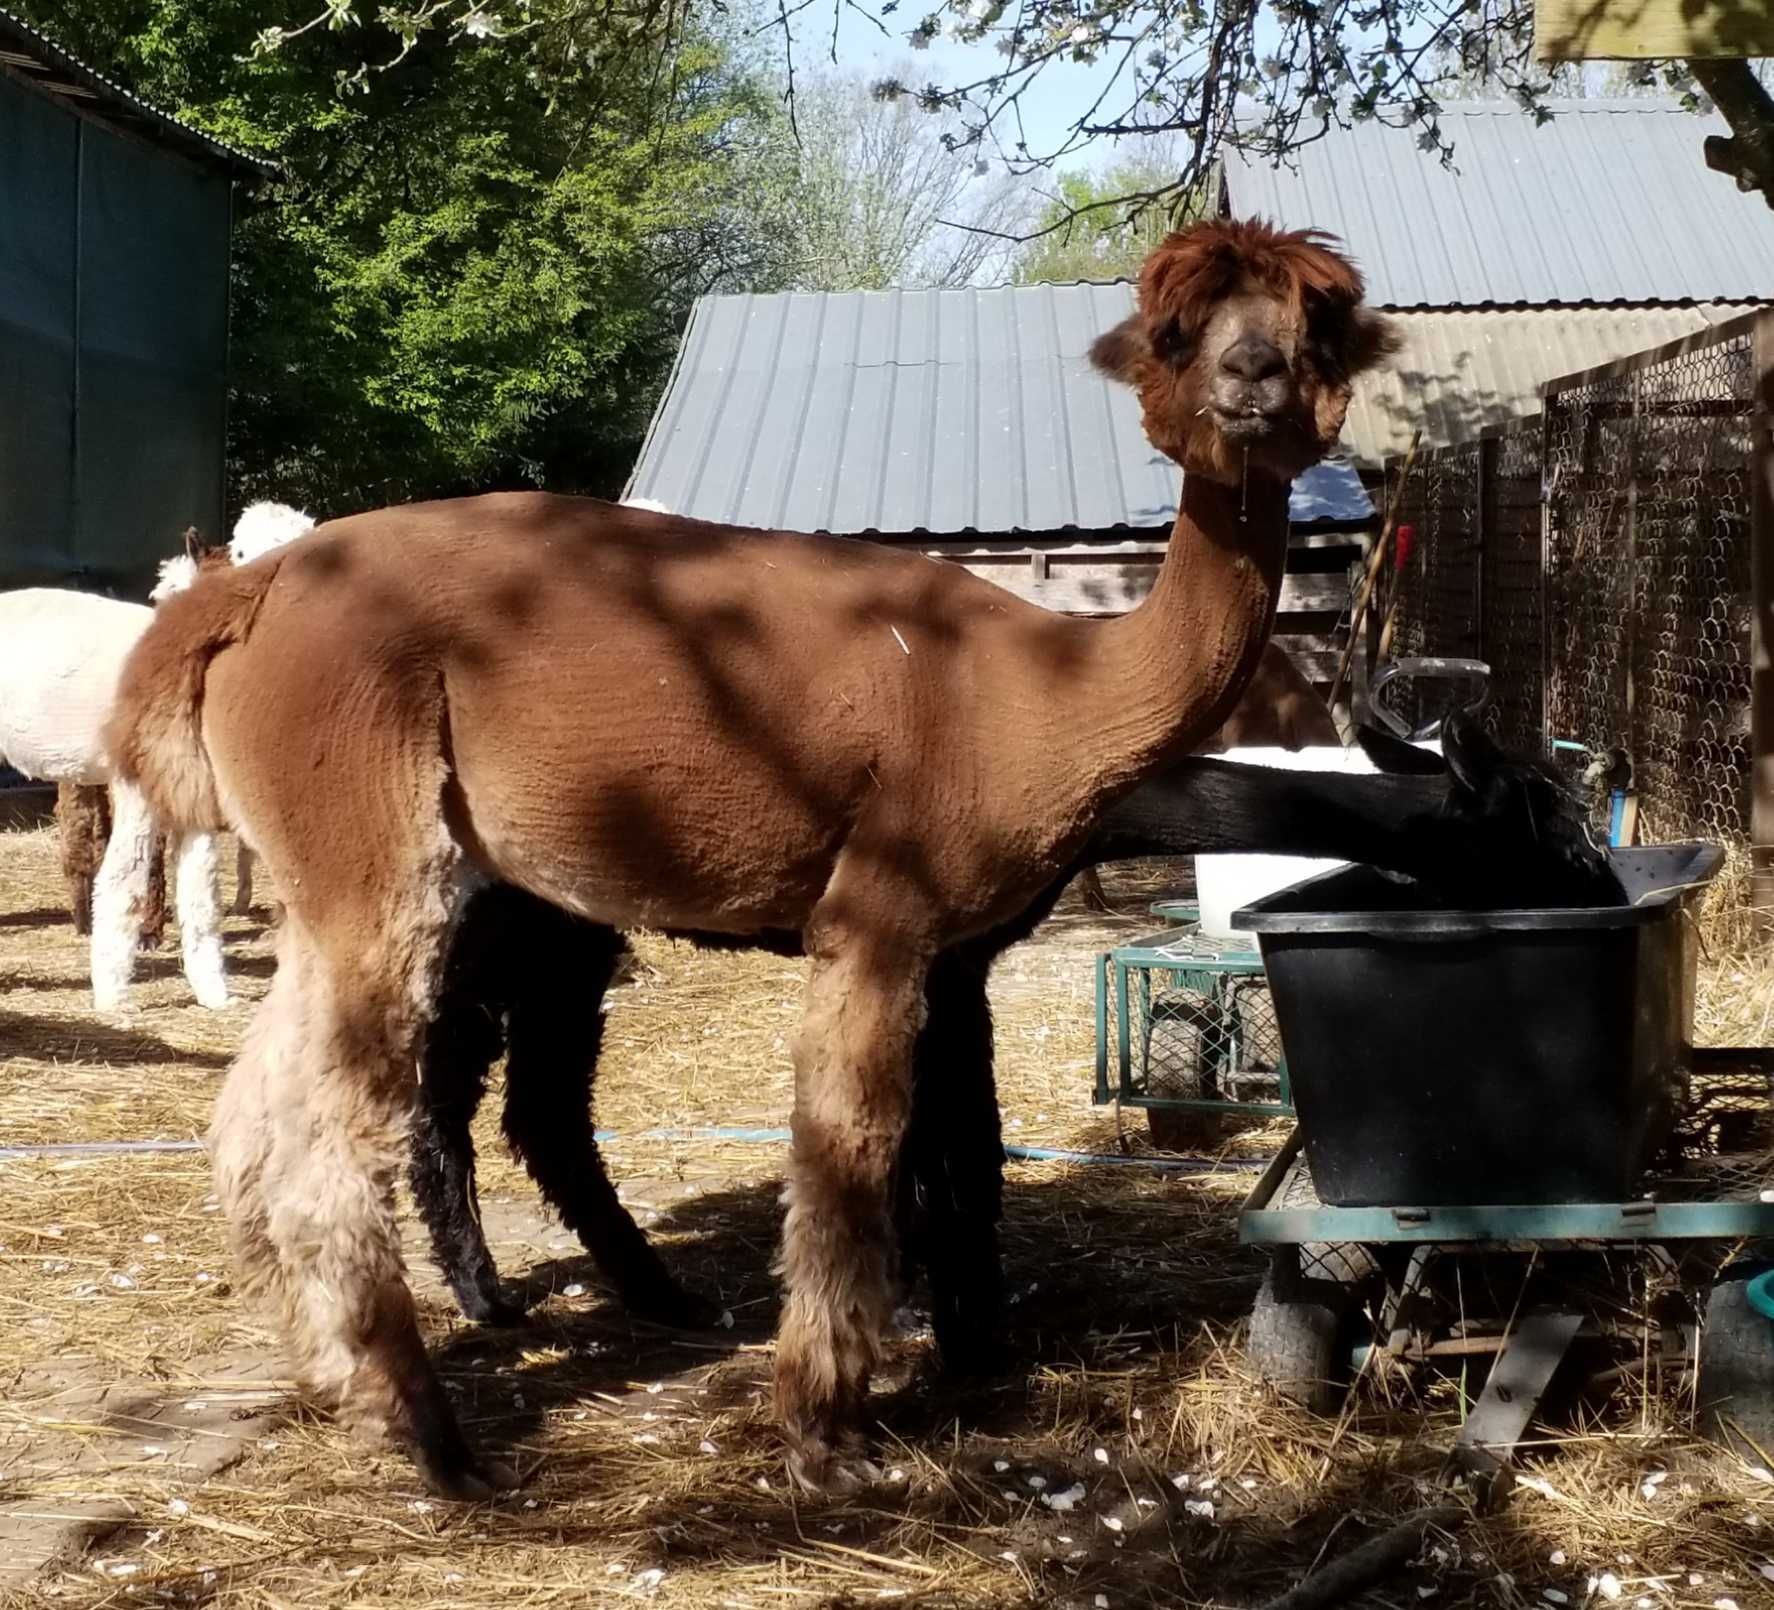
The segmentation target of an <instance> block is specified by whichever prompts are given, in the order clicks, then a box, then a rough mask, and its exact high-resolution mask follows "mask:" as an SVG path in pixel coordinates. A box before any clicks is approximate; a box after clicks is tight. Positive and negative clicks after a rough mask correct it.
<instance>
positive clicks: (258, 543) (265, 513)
mask: <svg viewBox="0 0 1774 1610" xmlns="http://www.w3.org/2000/svg"><path fill="white" fill-rule="evenodd" d="M313 528H314V519H313V516H312V515H308V514H304V513H303V512H302V511H301V510H300V509H292V508H291V507H290V506H289V505H288V504H287V503H250V504H248V505H247V507H246V508H245V509H243V510H242V511H241V514H240V518H239V519H238V520H236V521H235V522H234V538H233V540H232V541H231V542H230V543H229V544H228V554H229V557H230V558H232V559H233V561H234V563H235V564H237V565H250V564H251V563H252V562H253V560H255V559H258V558H260V557H262V556H263V555H265V554H268V553H270V552H271V550H272V549H273V548H281V547H282V546H283V545H284V544H285V543H286V542H294V541H295V540H296V538H297V537H299V536H301V535H302V533H303V532H304V531H311V530H313Z"/></svg>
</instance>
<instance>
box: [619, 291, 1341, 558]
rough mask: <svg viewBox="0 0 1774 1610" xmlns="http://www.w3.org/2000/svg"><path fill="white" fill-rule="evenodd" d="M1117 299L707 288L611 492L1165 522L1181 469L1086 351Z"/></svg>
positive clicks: (908, 511)
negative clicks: (728, 292)
mask: <svg viewBox="0 0 1774 1610" xmlns="http://www.w3.org/2000/svg"><path fill="white" fill-rule="evenodd" d="M1132 306H1133V289H1132V287H1131V286H1129V285H1127V284H1124V283H1117V284H1110V285H1035V286H1026V287H1005V288H1000V289H993V290H984V289H971V288H970V289H962V290H923V291H905V290H899V291H846V292H831V293H823V292H805V293H801V292H794V293H782V294H774V295H756V296H705V297H703V298H702V299H701V300H700V301H698V302H697V304H696V307H695V310H694V311H693V313H692V314H691V317H690V324H689V328H688V329H687V330H686V331H685V333H684V340H683V345H682V347H681V348H680V349H679V353H678V361H677V365H676V367H675V368H674V370H673V372H672V375H671V378H670V380H669V382H668V383H667V386H666V390H665V395H664V397H663V398H662V399H661V401H660V405H659V409H658V412H657V413H656V414H655V416H654V419H653V424H652V427H651V429H650V430H649V431H648V433H647V439H646V442H645V443H644V444H643V446H642V448H641V455H640V459H639V461H638V463H637V464H636V465H635V470H634V474H633V476H632V477H631V479H630V481H629V484H628V489H627V492H626V494H625V495H626V496H629V497H646V498H651V499H653V500H655V501H656V502H659V503H662V504H663V505H665V507H666V508H668V509H671V510H672V511H673V512H674V513H678V514H688V515H693V516H696V517H698V518H701V519H707V520H723V521H729V522H731V523H733V524H736V525H747V526H764V527H772V528H777V529H783V530H790V531H831V532H837V533H841V534H857V533H862V532H879V533H882V534H884V535H892V534H898V533H910V532H920V531H921V532H927V533H930V534H933V535H942V534H945V533H957V532H979V533H997V532H1005V533H1008V532H1042V531H1059V530H1066V529H1077V530H1080V531H1087V532H1088V531H1104V530H1111V529H1113V528H1116V527H1129V528H1132V529H1134V530H1149V529H1152V528H1155V527H1162V526H1168V525H1169V524H1170V523H1171V521H1172V520H1173V519H1174V518H1175V516H1176V506H1177V493H1178V490H1179V487H1180V480H1181V477H1180V474H1179V472H1178V470H1177V467H1176V465H1175V464H1174V463H1172V462H1171V461H1170V460H1169V459H1167V458H1165V457H1164V456H1163V455H1162V454H1161V453H1159V452H1157V451H1156V450H1155V449H1154V448H1153V447H1152V446H1151V445H1150V443H1148V442H1147V440H1146V437H1145V432H1144V431H1143V430H1142V429H1141V426H1140V416H1139V407H1138V404H1137V402H1136V401H1135V399H1134V396H1133V393H1132V392H1131V391H1129V390H1128V389H1127V388H1126V387H1125V386H1120V385H1116V384H1113V383H1111V382H1110V381H1107V380H1105V379H1104V378H1103V377H1102V376H1101V375H1099V374H1097V373H1096V371H1095V370H1093V369H1092V368H1091V367H1090V363H1089V360H1088V358H1087V353H1088V351H1089V348H1090V344H1091V342H1092V341H1093V340H1094V339H1095V338H1096V336H1097V335H1098V334H1100V333H1101V332H1102V331H1104V330H1106V329H1108V328H1109V327H1110V326H1111V325H1113V324H1115V323H1117V322H1118V321H1119V320H1121V319H1123V318H1125V317H1126V316H1127V314H1128V312H1129V311H1130V310H1131V308H1132ZM1371 512H1372V505H1371V504H1370V503H1369V501H1368V498H1367V495H1366V494H1365V492H1363V491H1362V489H1361V485H1360V482H1359V480H1358V478H1357V477H1356V475H1355V473H1354V471H1353V470H1352V469H1350V468H1349V467H1347V466H1325V465H1320V466H1319V467H1318V468H1317V469H1316V470H1315V471H1313V472H1311V473H1310V474H1309V475H1308V476H1304V477H1302V478H1301V480H1300V482H1299V483H1297V484H1296V486H1295V489H1294V515H1295V518H1296V519H1297V520H1307V521H1311V520H1322V521H1355V520H1361V519H1365V518H1366V517H1367V516H1368V515H1369V514H1370V513H1371Z"/></svg>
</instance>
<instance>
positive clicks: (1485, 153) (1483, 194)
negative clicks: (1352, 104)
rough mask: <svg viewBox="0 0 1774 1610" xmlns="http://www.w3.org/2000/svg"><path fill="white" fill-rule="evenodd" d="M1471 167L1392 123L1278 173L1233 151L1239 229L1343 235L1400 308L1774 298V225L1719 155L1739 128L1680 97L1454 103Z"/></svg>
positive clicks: (1312, 149)
mask: <svg viewBox="0 0 1774 1610" xmlns="http://www.w3.org/2000/svg"><path fill="white" fill-rule="evenodd" d="M1440 124H1441V129H1442V134H1443V137H1444V138H1445V139H1446V140H1448V141H1449V142H1450V143H1451V144H1452V145H1453V148H1454V169H1453V171H1450V170H1449V169H1447V168H1445V167H1443V166H1442V165H1441V163H1440V161H1439V159H1438V158H1437V157H1436V156H1435V155H1434V154H1433V153H1425V152H1423V151H1422V150H1420V149H1419V148H1418V145H1417V136H1416V134H1415V133H1414V132H1412V131H1410V130H1404V129H1394V128H1387V127H1384V126H1382V125H1380V124H1378V123H1362V124H1357V125H1355V126H1354V127H1353V128H1350V129H1332V130H1331V131H1330V132H1329V133H1328V134H1326V135H1325V137H1324V138H1323V139H1321V140H1318V141H1315V142H1314V143H1312V144H1310V145H1307V146H1304V147H1302V148H1301V149H1299V150H1298V151H1296V152H1295V153H1293V154H1292V156H1290V157H1289V158H1288V159H1287V163H1288V165H1287V166H1283V167H1281V168H1276V167H1273V166H1270V165H1269V164H1268V161H1267V159H1266V158H1257V157H1253V156H1250V155H1247V154H1245V153H1243V152H1239V151H1230V150H1229V151H1228V152H1227V153H1226V188H1227V193H1228V196H1229V198H1230V201H1231V206H1232V211H1233V212H1234V213H1235V214H1237V215H1239V216H1250V215H1257V216H1261V217H1266V218H1271V219H1274V220H1275V221H1277V222H1279V223H1281V224H1284V225H1286V226H1287V227H1289V228H1305V227H1308V226H1311V227H1317V228H1322V229H1329V230H1331V231H1333V232H1334V233H1336V234H1338V235H1340V236H1341V237H1342V238H1343V240H1344V241H1345V243H1346V244H1347V245H1348V247H1349V249H1350V251H1351V252H1352V253H1353V254H1354V256H1355V258H1356V260H1357V261H1358V262H1359V263H1360V264H1361V266H1362V269H1363V271H1364V272H1365V273H1366V275H1367V281H1368V294H1369V297H1370V299H1371V300H1372V301H1373V302H1374V303H1376V304H1377V305H1379V306H1383V307H1395V308H1455V307H1461V308H1480V307H1508V306H1531V307H1532V306H1537V307H1544V306H1549V305H1552V304H1562V305H1572V304H1583V303H1608V302H1641V303H1643V302H1665V303H1673V302H1723V301H1750V300H1767V299H1769V298H1770V297H1774V211H1770V210H1769V208H1768V207H1767V206H1766V205H1765V204H1764V203H1763V201H1762V198H1761V197H1760V196H1755V195H1747V196H1746V195H1744V194H1742V193H1741V192H1740V191H1739V190H1738V189H1737V188H1736V186H1735V185H1734V184H1733V183H1732V181H1731V180H1730V178H1729V177H1727V176H1726V175H1724V174H1722V173H1714V172H1712V171H1711V170H1709V169H1708V168H1707V167H1706V166H1705V164H1704V162H1703V160H1702V157H1701V142H1702V140H1703V139H1704V138H1705V136H1706V135H1708V134H1728V133H1729V132H1730V130H1729V129H1728V128H1727V126H1726V124H1725V121H1724V119H1723V118H1721V117H1720V116H1718V114H1717V113H1713V114H1711V115H1709V116H1706V117H1699V116H1696V115H1694V114H1693V113H1690V112H1684V111H1682V110H1681V108H1680V106H1679V104H1678V103H1677V102H1675V101H1671V100H1654V99H1647V100H1592V101H1562V102H1557V103H1555V108H1554V116H1553V118H1552V120H1551V122H1549V123H1547V124H1545V125H1544V126H1541V127H1536V126H1535V124H1534V119H1533V117H1532V116H1531V115H1530V114H1528V113H1525V112H1523V111H1522V110H1521V109H1520V108H1519V107H1517V106H1514V105H1513V104H1507V103H1501V102H1459V103H1449V104H1447V105H1445V106H1443V108H1442V110H1441V113H1440Z"/></svg>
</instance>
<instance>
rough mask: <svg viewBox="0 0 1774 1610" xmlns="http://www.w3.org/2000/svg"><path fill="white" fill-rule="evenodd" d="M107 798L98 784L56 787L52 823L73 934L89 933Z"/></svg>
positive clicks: (83, 936)
mask: <svg viewBox="0 0 1774 1610" xmlns="http://www.w3.org/2000/svg"><path fill="white" fill-rule="evenodd" d="M107 798H108V796H107V794H106V792H105V789H104V786H103V785H102V784H91V783H58V784H57V785H56V791H55V820H56V827H57V828H58V829H59V831H60V834H61V846H62V876H63V877H64V878H66V879H67V880H68V905H69V907H70V909H71V911H72V914H73V918H74V932H75V933H76V934H78V935H80V937H81V938H83V939H84V938H88V937H90V935H91V933H92V887H93V880H94V879H95V878H96V877H97V876H98V870H99V866H100V864H101V863H102V862H103V861H104V858H105V841H106V837H107V828H108V825H109V824H108V822H107V821H106V814H107V813H106V808H105V807H106V801H107Z"/></svg>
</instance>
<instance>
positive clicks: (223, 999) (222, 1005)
mask: <svg viewBox="0 0 1774 1610" xmlns="http://www.w3.org/2000/svg"><path fill="white" fill-rule="evenodd" d="M192 993H193V994H194V995H196V997H197V1004H198V1005H199V1006H201V1007H202V1008H203V1009H204V1010H205V1011H206V1012H225V1011H227V1010H228V1008H229V1007H230V1006H232V1005H233V1004H234V999H233V997H232V996H231V995H229V993H228V992H227V990H225V989H223V990H213V989H200V990H194V991H192Z"/></svg>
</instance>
